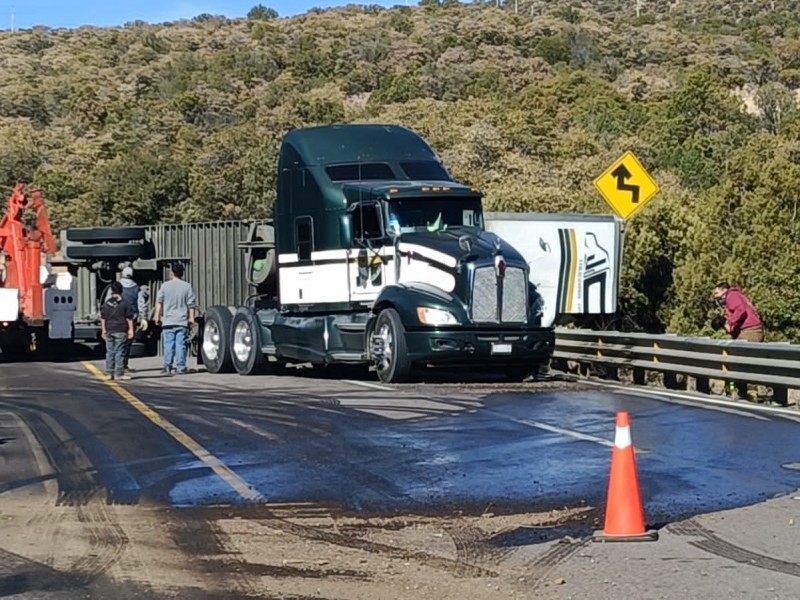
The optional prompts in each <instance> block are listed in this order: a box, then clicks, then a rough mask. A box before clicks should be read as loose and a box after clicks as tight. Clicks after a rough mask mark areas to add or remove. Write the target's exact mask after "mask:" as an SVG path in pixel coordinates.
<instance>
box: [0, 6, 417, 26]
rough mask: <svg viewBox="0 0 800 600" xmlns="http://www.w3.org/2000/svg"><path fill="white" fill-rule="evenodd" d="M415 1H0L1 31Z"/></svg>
mask: <svg viewBox="0 0 800 600" xmlns="http://www.w3.org/2000/svg"><path fill="white" fill-rule="evenodd" d="M417 1H418V0H369V1H367V2H349V1H348V0H316V1H313V0H227V1H226V0H139V1H138V2H137V1H131V0H128V1H126V0H105V1H103V0H61V1H58V0H0V29H10V28H11V20H12V16H11V15H12V13H13V15H14V25H15V27H16V28H17V29H28V28H30V27H33V26H34V25H46V26H48V27H80V26H81V25H97V26H101V27H107V26H114V25H124V24H125V23H126V22H128V21H135V20H137V19H139V20H142V21H147V22H150V23H161V22H164V21H175V20H177V19H191V18H192V17H194V16H196V15H199V14H202V13H210V14H214V15H225V16H226V17H229V18H235V17H244V16H245V15H246V14H247V12H248V11H249V10H250V9H251V8H252V7H253V6H255V5H257V4H263V5H264V6H267V7H270V8H274V9H275V10H277V11H278V14H279V15H280V16H282V17H288V16H291V15H296V14H301V13H304V12H306V11H307V10H308V9H310V8H314V7H317V8H329V7H332V6H342V5H345V4H350V3H353V4H380V5H382V6H387V7H389V6H394V5H396V4H400V5H406V4H409V5H410V6H416V4H417Z"/></svg>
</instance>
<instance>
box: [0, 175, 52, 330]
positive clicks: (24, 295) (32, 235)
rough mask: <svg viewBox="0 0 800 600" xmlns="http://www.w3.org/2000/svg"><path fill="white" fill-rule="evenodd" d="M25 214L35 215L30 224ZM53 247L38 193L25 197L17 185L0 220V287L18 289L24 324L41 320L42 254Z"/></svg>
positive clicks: (22, 188)
mask: <svg viewBox="0 0 800 600" xmlns="http://www.w3.org/2000/svg"><path fill="white" fill-rule="evenodd" d="M28 211H33V212H34V213H35V218H34V219H33V220H32V223H31V224H30V225H28V224H26V223H25V217H26V215H27V214H29V213H28ZM56 247H57V246H56V240H55V238H54V237H53V231H52V228H51V227H50V220H49V219H48V217H47V209H46V208H45V204H44V200H43V198H42V194H41V192H40V191H39V190H38V189H35V188H34V189H32V190H31V192H30V194H26V185H25V184H24V183H19V184H17V185H16V186H15V187H14V191H13V192H12V193H11V196H10V197H9V199H8V207H7V209H6V212H5V214H4V215H3V217H2V219H0V287H5V288H13V289H17V290H19V300H20V312H21V313H22V316H23V318H24V319H25V320H26V321H28V322H32V323H38V322H41V321H43V319H44V306H43V296H42V291H43V288H42V282H41V266H42V254H43V253H44V254H47V255H48V256H51V255H52V254H53V253H55V251H56Z"/></svg>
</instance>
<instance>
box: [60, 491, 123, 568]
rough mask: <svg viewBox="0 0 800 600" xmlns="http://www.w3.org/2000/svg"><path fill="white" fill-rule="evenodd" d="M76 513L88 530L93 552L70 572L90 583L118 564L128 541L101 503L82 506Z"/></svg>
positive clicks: (84, 557)
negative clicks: (79, 575)
mask: <svg viewBox="0 0 800 600" xmlns="http://www.w3.org/2000/svg"><path fill="white" fill-rule="evenodd" d="M77 512H78V520H79V521H80V522H81V523H84V524H85V525H86V526H87V528H88V533H89V545H90V549H89V551H88V552H87V553H86V554H84V555H83V556H81V557H80V558H79V559H78V560H77V561H75V563H73V565H72V567H71V569H70V571H75V572H76V573H80V574H81V577H82V578H83V579H84V581H85V582H86V583H89V582H91V581H92V580H93V579H94V578H96V577H97V576H99V575H102V574H103V573H105V572H106V571H108V569H110V568H111V567H112V566H113V565H114V564H116V562H117V561H118V560H119V558H120V556H121V555H122V552H123V551H124V550H125V547H126V546H127V545H128V537H127V536H126V535H125V532H124V531H123V530H122V527H120V525H119V523H118V522H117V521H116V520H115V519H114V518H113V515H110V514H109V508H108V507H107V506H106V505H105V504H103V503H101V502H99V501H94V502H91V503H90V504H87V505H85V506H79V507H78V508H77Z"/></svg>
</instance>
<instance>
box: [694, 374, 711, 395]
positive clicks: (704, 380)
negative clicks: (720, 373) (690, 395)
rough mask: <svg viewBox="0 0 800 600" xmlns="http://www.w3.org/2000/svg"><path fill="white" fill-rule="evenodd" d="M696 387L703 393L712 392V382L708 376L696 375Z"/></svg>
mask: <svg viewBox="0 0 800 600" xmlns="http://www.w3.org/2000/svg"><path fill="white" fill-rule="evenodd" d="M694 389H695V390H696V391H697V392H699V393H701V394H710V393H711V383H710V382H709V380H708V377H696V378H695V380H694Z"/></svg>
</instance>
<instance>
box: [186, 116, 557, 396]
mask: <svg viewBox="0 0 800 600" xmlns="http://www.w3.org/2000/svg"><path fill="white" fill-rule="evenodd" d="M278 168H279V172H278V194H277V200H276V204H275V210H274V221H272V222H269V223H267V222H265V223H260V224H257V225H254V226H253V227H251V232H250V236H249V238H250V239H248V240H247V241H246V242H245V243H244V244H242V246H243V247H244V248H245V251H246V252H247V253H248V260H247V262H248V265H249V269H250V277H251V279H250V281H251V283H252V284H253V285H254V287H255V288H256V293H255V294H254V295H253V296H252V297H251V299H250V301H249V302H248V303H247V304H246V305H245V306H242V307H238V308H233V307H219V306H217V307H212V308H210V309H209V310H208V311H207V313H206V315H205V325H204V332H203V341H202V346H201V360H202V361H203V362H204V363H205V364H206V365H207V367H208V369H209V371H212V372H220V371H230V370H236V371H238V372H239V373H242V374H250V373H254V372H265V371H271V370H272V371H274V369H275V368H276V367H277V366H279V365H280V364H285V363H289V362H311V363H312V364H314V365H329V364H369V365H370V366H371V367H372V368H374V369H375V371H376V372H377V375H378V377H379V378H380V379H381V381H384V382H387V383H391V382H398V381H404V380H407V379H408V378H410V377H411V375H412V373H414V372H416V370H417V369H418V368H420V367H426V366H446V365H449V366H459V367H466V368H475V367H476V366H478V365H480V366H481V367H485V368H489V369H493V368H494V369H499V370H502V371H503V372H505V373H507V374H512V375H516V376H519V375H522V374H524V373H526V372H531V371H533V370H534V369H535V368H536V367H537V366H538V365H539V364H541V363H543V362H546V361H547V360H548V359H549V358H550V356H551V355H552V351H553V347H554V342H555V333H554V330H553V328H552V327H542V326H541V310H540V302H539V297H538V294H537V293H536V290H535V288H534V286H532V285H531V284H530V283H529V277H528V275H529V273H528V265H527V262H526V261H525V259H524V258H523V257H522V256H521V255H520V254H519V252H517V251H516V250H515V249H514V248H513V247H511V246H510V245H509V244H508V243H506V242H505V241H503V240H502V239H500V238H499V237H498V236H497V235H495V234H493V233H490V232H487V231H486V230H485V229H484V224H483V210H482V206H481V200H482V195H481V194H480V193H479V192H478V191H477V190H475V189H473V188H470V187H469V186H466V185H463V184H460V183H458V182H456V181H454V180H453V178H452V177H451V176H450V174H449V173H448V172H447V170H446V169H445V168H444V166H443V165H442V163H441V161H440V160H439V158H438V156H436V154H435V153H434V151H433V150H432V149H431V148H430V147H429V146H428V144H427V143H426V142H425V141H424V140H422V138H420V137H419V136H418V135H417V134H416V133H414V132H412V131H410V130H408V129H405V128H402V127H397V126H389V125H336V126H327V127H314V128H307V129H298V130H294V131H292V132H290V133H288V134H287V135H286V137H285V138H284V140H283V143H282V146H281V151H280V158H279V166H278Z"/></svg>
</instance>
